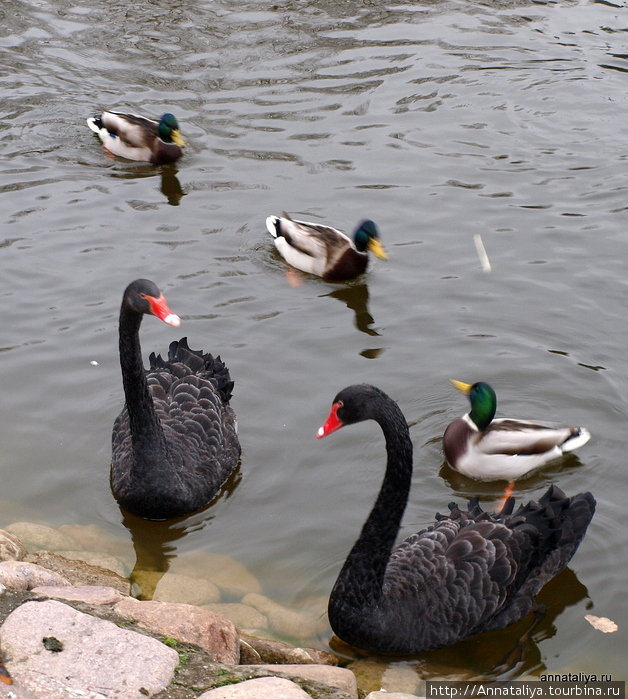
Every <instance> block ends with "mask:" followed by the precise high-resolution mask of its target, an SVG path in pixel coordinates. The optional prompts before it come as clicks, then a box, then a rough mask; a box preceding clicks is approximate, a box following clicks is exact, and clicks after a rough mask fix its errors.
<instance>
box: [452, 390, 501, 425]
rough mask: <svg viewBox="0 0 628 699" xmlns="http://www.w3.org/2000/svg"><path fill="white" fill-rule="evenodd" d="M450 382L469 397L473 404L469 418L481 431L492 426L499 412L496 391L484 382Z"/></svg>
mask: <svg viewBox="0 0 628 699" xmlns="http://www.w3.org/2000/svg"><path fill="white" fill-rule="evenodd" d="M449 380H450V381H451V383H452V384H453V385H454V386H455V387H456V388H457V389H458V390H459V391H462V392H463V393H464V394H465V395H467V396H469V401H470V402H471V412H470V413H469V417H470V418H471V420H472V422H473V424H474V425H475V426H476V427H477V428H478V429H479V430H485V429H486V428H487V427H488V426H489V425H490V424H491V421H492V419H493V418H494V417H495V411H496V410H497V396H496V395H495V391H494V390H493V389H492V388H491V387H490V386H489V385H488V384H487V383H484V382H483V381H478V382H477V383H474V384H470V383H464V382H462V381H456V380H455V379H449Z"/></svg>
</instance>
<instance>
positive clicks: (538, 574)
mask: <svg viewBox="0 0 628 699" xmlns="http://www.w3.org/2000/svg"><path fill="white" fill-rule="evenodd" d="M513 505H514V501H511V502H510V503H509V504H508V505H507V506H506V508H505V509H504V510H502V512H500V513H498V514H491V513H488V512H483V511H482V509H481V508H480V507H479V505H478V504H477V501H476V500H472V501H471V502H470V503H469V507H468V509H467V510H466V511H463V510H460V509H459V508H458V507H457V506H456V505H453V504H452V505H450V509H451V512H450V514H449V515H447V516H437V519H439V521H437V522H436V523H435V524H434V525H433V526H431V527H429V528H427V529H425V530H423V531H421V532H419V533H417V534H415V535H413V536H410V537H408V538H407V539H405V540H404V541H403V542H402V543H401V544H400V545H399V547H398V548H397V549H395V551H393V553H392V555H391V558H390V561H389V564H388V567H387V570H386V576H385V583H384V596H383V599H384V600H385V604H384V606H383V607H382V610H381V614H382V616H385V617H386V620H387V621H386V623H387V625H390V626H391V627H393V628H394V627H396V629H398V630H397V631H396V632H395V634H394V638H391V643H393V644H394V648H393V647H391V650H393V651H399V650H400V649H403V648H404V647H406V648H409V649H410V652H411V651H416V650H429V649H431V648H439V647H443V646H447V645H450V644H452V643H455V642H456V641H459V640H462V639H464V638H467V637H469V636H472V635H474V634H476V633H480V632H483V631H488V630H491V629H498V628H503V627H504V626H507V625H508V624H510V623H512V622H514V621H517V620H518V619H521V618H522V617H523V616H525V614H527V613H528V612H529V611H530V610H531V609H532V607H533V605H534V598H535V596H536V594H537V593H538V592H539V590H540V589H541V587H542V586H543V585H544V584H545V583H546V582H547V581H548V580H550V579H551V578H552V577H553V576H554V575H556V574H557V573H558V572H559V571H560V570H562V569H563V568H564V567H565V566H566V565H567V563H568V562H569V560H570V558H571V557H572V555H573V554H574V552H575V551H576V549H577V547H578V545H579V543H580V541H581V540H582V537H583V536H584V533H585V531H586V528H587V526H588V524H589V522H590V520H591V518H592V516H593V512H594V509H595V501H594V499H593V497H592V496H591V495H590V493H584V494H580V495H576V496H574V497H573V498H567V497H565V495H564V493H562V491H560V490H559V489H558V488H556V487H555V486H552V487H551V488H550V489H549V490H548V491H547V493H546V494H545V495H544V496H543V497H542V498H541V499H540V500H539V502H538V503H535V502H530V503H528V504H526V505H524V506H521V507H519V508H518V510H516V511H515V512H511V510H512V509H513Z"/></svg>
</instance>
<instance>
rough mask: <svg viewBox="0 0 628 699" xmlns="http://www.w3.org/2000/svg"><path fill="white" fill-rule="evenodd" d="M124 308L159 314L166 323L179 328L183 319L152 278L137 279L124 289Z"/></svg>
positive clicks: (158, 316)
mask: <svg viewBox="0 0 628 699" xmlns="http://www.w3.org/2000/svg"><path fill="white" fill-rule="evenodd" d="M122 308H123V310H127V311H131V312H134V313H146V314H149V315H154V316H157V318H159V319H160V320H163V322H164V323H167V324H168V325H172V326H174V327H175V328H178V327H179V325H180V324H181V319H180V318H179V316H178V315H176V314H175V313H173V312H172V311H171V310H170V309H169V308H168V303H167V302H166V298H165V296H164V295H163V294H162V293H161V291H159V287H158V286H157V284H155V283H154V282H151V281H150V279H136V280H135V281H134V282H131V283H130V284H129V285H128V286H127V288H126V289H125V290H124V296H123V297H122Z"/></svg>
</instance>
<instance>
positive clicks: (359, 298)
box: [323, 284, 384, 359]
mask: <svg viewBox="0 0 628 699" xmlns="http://www.w3.org/2000/svg"><path fill="white" fill-rule="evenodd" d="M323 296H331V297H332V298H335V299H338V301H342V302H343V303H344V304H345V305H346V307H347V308H349V309H350V310H352V311H353V313H354V314H355V316H354V322H355V327H356V328H357V329H358V330H359V331H360V332H362V333H364V334H365V335H370V336H371V337H373V336H374V337H380V333H378V332H377V330H375V328H373V327H371V326H372V325H373V323H374V322H375V321H374V320H373V316H372V315H371V314H370V313H369V309H368V301H369V288H368V286H367V285H366V284H352V285H350V286H343V287H342V288H341V289H335V290H334V291H330V292H329V293H328V294H323ZM383 351H384V349H383V348H382V347H373V348H366V349H363V350H362V351H361V352H360V356H362V357H365V358H366V359H376V358H377V357H379V355H380V354H381V353H382V352H383Z"/></svg>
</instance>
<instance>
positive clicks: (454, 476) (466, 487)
mask: <svg viewBox="0 0 628 699" xmlns="http://www.w3.org/2000/svg"><path fill="white" fill-rule="evenodd" d="M579 466H582V462H581V461H580V459H579V458H578V457H577V456H576V455H575V454H564V455H563V456H561V457H560V458H558V459H555V460H554V461H552V462H550V463H549V464H548V465H547V466H545V468H542V469H540V470H538V471H535V472H534V473H532V474H531V475H530V476H528V477H527V478H524V479H520V480H518V481H517V482H516V483H515V490H514V496H515V498H517V499H519V498H521V497H523V496H524V495H525V494H526V493H529V492H533V491H535V490H537V489H538V488H539V487H540V488H543V487H545V486H546V485H547V484H549V483H554V482H556V481H559V480H560V478H561V476H562V475H563V472H564V471H567V470H570V469H573V468H577V467H579ZM438 475H439V476H440V477H441V478H442V479H443V480H444V481H445V483H447V485H448V486H449V488H450V489H451V492H452V493H454V494H455V495H456V496H457V497H463V498H471V497H474V496H477V497H479V498H480V500H482V498H499V497H501V495H502V494H503V491H504V486H505V485H506V483H507V481H505V480H502V481H475V480H473V479H472V478H467V476H464V475H463V474H462V473H459V472H458V471H455V470H454V469H453V468H451V466H449V464H447V462H443V464H442V465H441V468H440V471H439V472H438ZM558 485H560V483H559V484H558ZM567 495H569V493H567Z"/></svg>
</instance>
